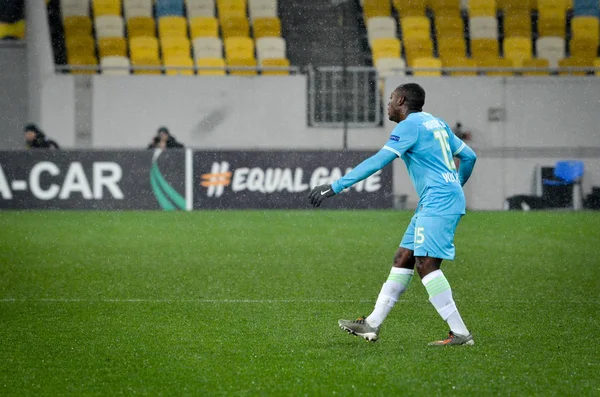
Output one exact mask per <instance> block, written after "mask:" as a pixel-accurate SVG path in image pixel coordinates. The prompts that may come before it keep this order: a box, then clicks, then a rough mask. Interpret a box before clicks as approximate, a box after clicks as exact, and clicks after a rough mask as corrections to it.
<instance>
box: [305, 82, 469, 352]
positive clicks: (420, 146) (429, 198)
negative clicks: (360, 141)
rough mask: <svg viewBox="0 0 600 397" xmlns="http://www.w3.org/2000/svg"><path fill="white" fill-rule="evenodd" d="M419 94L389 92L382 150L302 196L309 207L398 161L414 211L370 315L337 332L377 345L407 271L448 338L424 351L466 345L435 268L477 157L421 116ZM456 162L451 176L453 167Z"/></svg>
mask: <svg viewBox="0 0 600 397" xmlns="http://www.w3.org/2000/svg"><path fill="white" fill-rule="evenodd" d="M424 104H425V90H423V88H422V87H421V86H420V85H418V84H412V83H411V84H403V85H401V86H399V87H398V88H396V89H395V90H394V92H393V93H392V95H391V98H390V102H389V104H388V116H389V119H390V120H391V121H394V122H396V123H398V125H397V126H396V127H395V128H394V130H393V131H392V134H391V135H390V138H389V140H388V141H387V143H386V144H385V146H384V147H383V148H382V149H381V150H380V151H379V152H377V153H376V154H375V155H374V156H372V157H370V158H368V159H367V160H365V161H363V162H362V163H361V164H359V165H358V166H357V167H356V168H354V169H353V170H352V171H350V172H349V173H348V174H346V175H345V176H344V177H342V178H340V179H338V180H337V181H335V182H333V183H332V184H331V185H321V186H317V187H315V188H314V189H313V190H312V191H311V192H310V194H309V199H310V201H311V204H312V205H313V206H315V207H318V206H320V205H321V202H322V201H323V200H324V199H326V198H329V197H332V196H334V195H336V194H338V193H340V192H341V191H342V190H344V189H346V188H349V187H350V186H352V185H354V184H355V183H357V182H359V181H361V180H363V179H365V178H368V177H369V176H370V175H372V174H373V173H375V172H377V171H379V170H380V169H382V168H383V167H385V166H386V165H388V164H389V163H391V162H392V161H393V160H395V159H396V158H398V157H402V159H403V160H404V163H405V164H406V168H407V169H408V174H409V175H410V178H411V180H412V182H413V185H414V186H415V189H416V191H417V193H418V195H419V203H418V207H417V210H416V211H415V214H414V216H413V217H412V220H411V222H410V225H409V226H408V228H407V229H406V233H405V234H404V237H403V238H402V242H401V243H400V247H399V249H398V251H397V252H396V255H395V257H394V265H393V267H392V270H391V272H390V275H389V277H388V279H387V281H386V282H385V283H384V284H383V287H382V288H381V292H380V293H379V296H378V297H377V301H376V303H375V309H374V310H373V312H372V313H371V314H370V315H369V316H368V317H366V318H359V319H358V320H354V321H351V320H339V322H338V324H339V326H340V328H342V329H344V330H346V331H347V332H349V333H350V334H353V335H358V336H361V337H363V338H365V339H366V340H368V341H376V340H377V339H378V338H379V330H380V328H381V324H382V323H383V321H384V320H385V318H386V316H387V315H388V313H389V312H390V310H391V309H392V307H393V306H394V304H395V303H396V302H397V301H398V299H399V298H400V295H402V293H403V292H404V291H406V289H407V287H408V285H409V283H410V280H411V279H412V277H413V273H414V268H415V266H416V269H417V272H418V273H419V276H420V277H421V281H422V282H423V284H424V285H425V289H426V290H427V292H428V294H429V301H430V302H431V304H432V305H433V306H434V307H435V309H436V310H437V312H438V313H439V314H440V316H441V317H442V319H444V320H445V321H446V322H447V323H448V326H449V328H450V333H449V334H448V337H447V338H446V339H443V340H439V341H435V342H431V343H430V345H435V346H448V345H473V344H474V341H473V336H472V335H471V333H470V332H469V330H468V329H467V327H466V326H465V323H464V322H463V320H462V318H461V316H460V314H459V313H458V309H457V307H456V303H455V302H454V299H453V298H452V290H451V289H450V284H449V283H448V280H447V279H446V277H445V276H444V273H443V272H442V270H441V269H440V266H441V264H442V261H443V260H444V259H449V260H453V259H454V254H455V250H454V232H455V230H456V227H457V225H458V222H459V220H460V218H461V217H462V216H463V215H464V214H465V195H464V193H463V190H462V186H464V184H465V183H466V182H467V180H468V179H469V176H470V175H471V172H472V171H473V166H474V165H475V160H476V156H475V153H474V152H473V150H471V148H469V147H468V146H467V145H466V144H465V143H464V142H463V141H461V140H460V139H459V138H457V137H456V136H455V135H454V134H453V133H452V130H451V129H450V127H448V124H446V123H445V122H444V121H442V120H441V119H438V118H436V117H434V116H432V115H431V114H429V113H425V112H423V105H424ZM454 157H458V158H459V159H460V160H461V161H460V166H459V169H458V172H457V170H456V166H455V164H454V161H453V159H454Z"/></svg>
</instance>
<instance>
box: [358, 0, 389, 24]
mask: <svg viewBox="0 0 600 397" xmlns="http://www.w3.org/2000/svg"><path fill="white" fill-rule="evenodd" d="M363 15H364V18H365V20H368V19H369V18H373V17H389V16H390V15H392V13H391V6H390V0H365V2H364V4H363Z"/></svg>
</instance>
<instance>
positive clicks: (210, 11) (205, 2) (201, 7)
mask: <svg viewBox="0 0 600 397" xmlns="http://www.w3.org/2000/svg"><path fill="white" fill-rule="evenodd" d="M185 4H186V10H187V17H188V19H189V20H190V21H191V20H192V19H193V18H197V17H208V18H214V17H215V2H214V0H186V2H185Z"/></svg>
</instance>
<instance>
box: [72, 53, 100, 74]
mask: <svg viewBox="0 0 600 397" xmlns="http://www.w3.org/2000/svg"><path fill="white" fill-rule="evenodd" d="M67 61H68V63H69V65H70V66H98V60H97V59H96V56H92V55H73V56H71V55H69V56H68V57H67ZM96 73H97V71H96V70H94V69H90V70H71V74H96Z"/></svg>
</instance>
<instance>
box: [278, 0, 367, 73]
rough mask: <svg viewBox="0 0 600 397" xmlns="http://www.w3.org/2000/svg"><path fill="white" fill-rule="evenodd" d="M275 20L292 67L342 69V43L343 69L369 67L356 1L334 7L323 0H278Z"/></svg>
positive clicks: (332, 2) (359, 12) (348, 0)
mask: <svg viewBox="0 0 600 397" xmlns="http://www.w3.org/2000/svg"><path fill="white" fill-rule="evenodd" d="M338 1H339V0H338ZM344 13H345V16H346V18H345V21H344V25H345V26H344V28H343V29H342V28H340V24H341V19H342V15H344ZM279 16H280V18H281V21H282V26H283V37H285V38H286V40H287V43H288V46H287V48H288V58H289V59H290V61H291V64H292V65H297V66H306V65H313V66H342V65H344V48H343V46H342V43H343V42H344V40H345V43H346V51H345V61H346V66H364V65H368V64H369V59H370V55H369V49H368V46H365V43H364V37H365V27H364V25H363V24H362V17H361V9H360V5H359V3H358V0H347V1H344V2H343V3H341V4H338V5H334V1H323V0H304V1H298V0H279Z"/></svg>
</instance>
